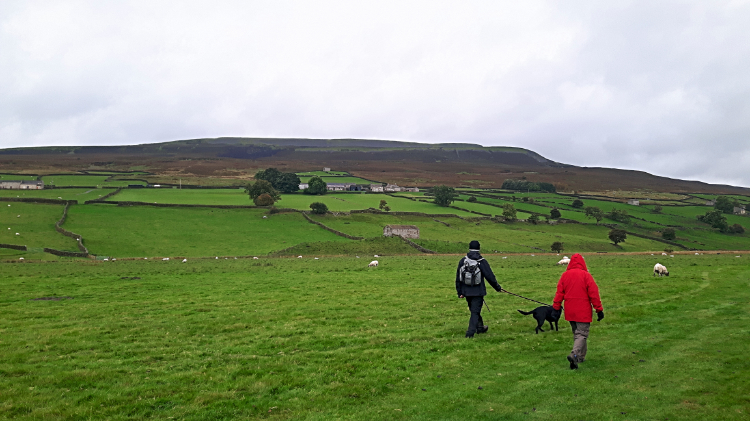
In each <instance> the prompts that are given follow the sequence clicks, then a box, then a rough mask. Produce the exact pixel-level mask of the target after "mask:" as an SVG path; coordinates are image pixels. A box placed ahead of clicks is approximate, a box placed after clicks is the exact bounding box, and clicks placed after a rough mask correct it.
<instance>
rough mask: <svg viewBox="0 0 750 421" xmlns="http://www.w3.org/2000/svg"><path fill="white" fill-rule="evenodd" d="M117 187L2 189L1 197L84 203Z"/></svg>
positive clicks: (0, 191)
mask: <svg viewBox="0 0 750 421" xmlns="http://www.w3.org/2000/svg"><path fill="white" fill-rule="evenodd" d="M114 190H115V189H112V188H109V189H107V188H99V189H97V188H80V189H76V188H70V189H44V190H0V197H19V198H37V197H38V198H43V199H62V200H77V201H78V203H83V202H85V201H87V200H95V199H98V198H100V197H102V196H105V195H107V194H109V193H111V192H113V191H114Z"/></svg>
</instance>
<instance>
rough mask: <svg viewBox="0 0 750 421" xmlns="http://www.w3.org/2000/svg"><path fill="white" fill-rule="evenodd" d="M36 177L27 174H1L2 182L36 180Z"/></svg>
mask: <svg viewBox="0 0 750 421" xmlns="http://www.w3.org/2000/svg"><path fill="white" fill-rule="evenodd" d="M36 177H37V176H35V175H27V174H0V180H36Z"/></svg>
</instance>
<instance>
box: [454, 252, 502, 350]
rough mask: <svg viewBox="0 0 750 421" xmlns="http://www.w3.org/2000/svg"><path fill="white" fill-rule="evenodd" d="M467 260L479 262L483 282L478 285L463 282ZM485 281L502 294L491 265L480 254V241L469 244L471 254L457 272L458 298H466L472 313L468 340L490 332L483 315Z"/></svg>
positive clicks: (468, 254) (462, 259) (462, 260)
mask: <svg viewBox="0 0 750 421" xmlns="http://www.w3.org/2000/svg"><path fill="white" fill-rule="evenodd" d="M467 258H469V259H472V260H477V261H479V269H480V271H481V272H482V275H481V282H479V284H478V285H466V284H465V283H464V282H463V281H462V280H461V267H463V266H464V261H465V260H466V259H467ZM485 279H486V280H487V281H489V283H490V285H492V288H495V291H497V292H500V291H501V290H502V288H501V287H500V284H498V283H497V279H495V274H494V273H492V269H491V268H490V264H489V263H487V261H486V260H484V258H483V257H482V255H481V254H479V241H476V240H475V241H472V242H470V243H469V252H468V253H467V254H466V257H463V258H461V261H459V262H458V269H457V270H456V293H457V294H458V298H466V303H467V304H468V305H469V311H471V317H470V318H469V329H468V330H467V331H466V337H467V338H473V337H474V334H475V333H486V332H487V331H488V330H490V328H489V326H485V324H484V321H483V320H482V314H481V313H482V304H483V303H484V296H485V295H487V289H486V288H485V286H484V280H485Z"/></svg>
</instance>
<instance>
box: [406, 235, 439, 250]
mask: <svg viewBox="0 0 750 421" xmlns="http://www.w3.org/2000/svg"><path fill="white" fill-rule="evenodd" d="M398 237H399V238H400V239H402V240H404V242H405V243H406V244H408V245H410V246H412V247H414V248H415V249H417V250H419V251H421V252H422V253H428V254H435V252H434V251H432V250H430V249H427V248H424V247H422V246H420V245H419V244H417V243H415V242H414V241H411V240H410V239H408V238H404V237H402V236H400V235H399V236H398Z"/></svg>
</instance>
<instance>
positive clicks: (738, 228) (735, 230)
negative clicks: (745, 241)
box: [728, 224, 745, 234]
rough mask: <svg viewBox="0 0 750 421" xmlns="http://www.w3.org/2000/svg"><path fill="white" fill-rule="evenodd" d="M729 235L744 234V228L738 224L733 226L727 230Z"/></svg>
mask: <svg viewBox="0 0 750 421" xmlns="http://www.w3.org/2000/svg"><path fill="white" fill-rule="evenodd" d="M728 231H729V233H731V234H742V233H744V232H745V227H743V226H742V225H740V224H734V225H732V226H731V227H729V229H728Z"/></svg>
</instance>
